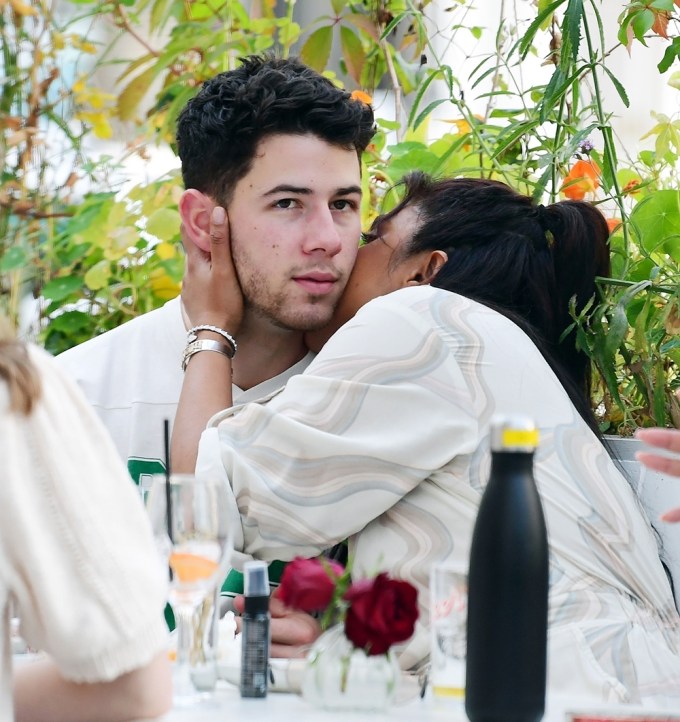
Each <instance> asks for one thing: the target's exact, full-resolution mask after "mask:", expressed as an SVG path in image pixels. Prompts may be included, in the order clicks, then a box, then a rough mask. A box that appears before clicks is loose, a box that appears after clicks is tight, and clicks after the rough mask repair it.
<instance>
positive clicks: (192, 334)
mask: <svg viewBox="0 0 680 722" xmlns="http://www.w3.org/2000/svg"><path fill="white" fill-rule="evenodd" d="M199 331H212V332H213V333H216V334H218V335H219V336H222V338H223V339H224V340H225V341H226V342H227V343H228V344H229V346H230V347H231V356H230V358H234V356H235V354H236V350H237V349H238V344H237V343H236V339H235V338H234V337H233V336H232V335H231V334H230V333H229V331H225V330H224V329H223V328H220V327H219V326H211V325H209V324H205V323H204V324H201V325H199V326H194V327H193V328H190V329H189V330H188V331H187V342H188V343H191V342H192V341H195V340H196V334H197V333H198V332H199Z"/></svg>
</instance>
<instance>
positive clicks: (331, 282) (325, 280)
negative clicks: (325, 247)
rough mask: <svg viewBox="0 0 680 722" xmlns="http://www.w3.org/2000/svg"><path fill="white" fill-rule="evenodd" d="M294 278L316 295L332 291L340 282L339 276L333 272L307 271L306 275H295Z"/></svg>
mask: <svg viewBox="0 0 680 722" xmlns="http://www.w3.org/2000/svg"><path fill="white" fill-rule="evenodd" d="M293 280H294V281H295V283H297V284H298V285H299V286H302V288H304V289H305V291H307V292H308V293H311V294H313V295H315V296H322V295H324V294H326V293H330V292H331V291H332V290H333V288H335V284H336V283H337V282H338V279H337V277H336V276H334V275H333V274H331V273H306V274H305V275H304V276H295V277H294V278H293Z"/></svg>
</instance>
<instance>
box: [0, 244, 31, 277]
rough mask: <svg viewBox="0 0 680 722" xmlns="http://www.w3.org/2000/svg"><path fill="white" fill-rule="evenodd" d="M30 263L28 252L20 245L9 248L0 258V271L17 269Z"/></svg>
mask: <svg viewBox="0 0 680 722" xmlns="http://www.w3.org/2000/svg"><path fill="white" fill-rule="evenodd" d="M27 263H28V253H26V251H25V250H24V249H23V248H21V247H20V246H13V247H12V248H8V249H7V250H6V251H5V253H4V254H3V256H2V258H1V259H0V271H1V272H2V273H6V272H7V271H15V270H16V269H17V268H21V267H22V266H25V265H26V264H27Z"/></svg>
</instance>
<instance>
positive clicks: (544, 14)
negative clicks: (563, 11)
mask: <svg viewBox="0 0 680 722" xmlns="http://www.w3.org/2000/svg"><path fill="white" fill-rule="evenodd" d="M565 2H567V0H555V2H553V3H550V5H548V6H547V7H544V8H543V9H541V7H540V6H539V12H538V17H537V18H536V20H534V21H533V22H532V23H531V25H529V27H528V29H527V31H526V33H524V35H523V36H522V39H521V40H520V43H519V54H520V57H521V59H522V60H524V59H525V58H526V56H527V54H528V52H529V50H530V49H531V43H532V42H533V40H534V37H535V36H536V33H537V32H538V30H539V29H540V27H541V25H542V24H543V21H544V20H545V19H546V18H548V16H549V15H552V14H553V13H554V12H555V10H557V8H558V7H559V6H560V5H564V3H565Z"/></svg>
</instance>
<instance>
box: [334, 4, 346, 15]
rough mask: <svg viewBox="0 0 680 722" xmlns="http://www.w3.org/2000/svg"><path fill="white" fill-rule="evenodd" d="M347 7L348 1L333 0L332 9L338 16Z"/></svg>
mask: <svg viewBox="0 0 680 722" xmlns="http://www.w3.org/2000/svg"><path fill="white" fill-rule="evenodd" d="M346 5H347V0H331V7H332V8H333V12H334V13H335V15H336V16H339V15H340V13H341V11H342V10H343V9H344V7H345V6H346Z"/></svg>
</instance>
